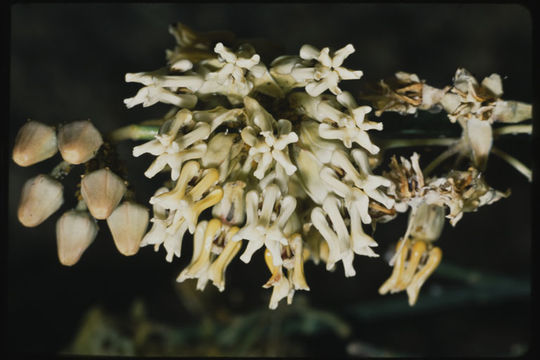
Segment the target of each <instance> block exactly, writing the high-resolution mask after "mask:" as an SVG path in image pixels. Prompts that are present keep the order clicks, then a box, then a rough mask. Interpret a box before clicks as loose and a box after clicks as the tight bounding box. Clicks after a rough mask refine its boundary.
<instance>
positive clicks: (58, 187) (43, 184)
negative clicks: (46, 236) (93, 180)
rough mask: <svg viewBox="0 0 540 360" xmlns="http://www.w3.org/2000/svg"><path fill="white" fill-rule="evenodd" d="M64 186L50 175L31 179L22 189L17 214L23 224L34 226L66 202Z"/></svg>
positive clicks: (41, 175)
mask: <svg viewBox="0 0 540 360" xmlns="http://www.w3.org/2000/svg"><path fill="white" fill-rule="evenodd" d="M63 191H64V187H63V186H62V184H60V183H59V182H58V181H56V180H54V179H53V178H51V177H50V176H48V175H43V174H40V175H38V176H36V177H35V178H32V179H29V180H28V181H27V182H26V183H25V184H24V187H23V189H22V193H21V200H20V202H19V210H18V212H17V216H18V218H19V221H20V222H21V224H23V225H24V226H26V227H34V226H38V225H39V224H41V223H42V222H43V221H45V220H46V219H47V218H48V217H49V216H51V215H52V214H53V213H54V212H55V211H56V210H58V208H59V207H60V206H61V205H62V203H63V202H64V196H63Z"/></svg>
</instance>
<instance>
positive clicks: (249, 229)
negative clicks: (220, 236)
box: [232, 184, 296, 266]
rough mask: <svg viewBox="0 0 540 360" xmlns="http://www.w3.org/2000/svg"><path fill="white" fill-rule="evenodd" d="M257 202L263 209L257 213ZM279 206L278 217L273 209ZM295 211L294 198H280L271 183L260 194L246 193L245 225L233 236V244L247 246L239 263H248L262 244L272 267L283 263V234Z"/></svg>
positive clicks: (276, 187)
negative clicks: (237, 242)
mask: <svg viewBox="0 0 540 360" xmlns="http://www.w3.org/2000/svg"><path fill="white" fill-rule="evenodd" d="M259 203H262V206H261V208H260V210H259ZM278 203H279V209H280V210H279V214H276V212H275V208H276V207H277V205H278ZM295 208H296V199H295V198H294V197H293V196H290V195H287V196H285V197H283V198H282V197H281V191H280V190H279V188H278V186H277V185H275V184H271V185H269V186H267V187H266V189H265V190H264V191H263V192H261V194H259V193H258V192H257V191H255V190H252V191H250V192H248V193H247V194H246V224H245V225H244V227H242V228H241V229H240V231H239V232H238V233H236V234H235V235H234V236H233V237H232V240H233V241H239V240H241V239H247V240H248V245H247V248H246V250H245V251H244V253H243V254H242V256H241V257H240V260H242V261H243V262H245V263H248V262H249V261H250V260H251V257H252V256H253V253H254V252H255V251H257V250H258V249H259V248H261V247H262V246H263V245H265V246H266V248H267V249H268V250H269V251H270V253H271V254H272V258H273V260H274V265H275V266H278V265H280V264H281V263H282V259H281V245H287V244H288V242H287V234H285V232H284V228H285V225H286V223H287V221H288V220H289V217H290V216H291V215H292V213H293V212H294V209H295Z"/></svg>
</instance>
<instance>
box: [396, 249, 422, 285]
mask: <svg viewBox="0 0 540 360" xmlns="http://www.w3.org/2000/svg"><path fill="white" fill-rule="evenodd" d="M403 251H404V252H406V250H405V249H403ZM425 251H426V243H425V242H424V241H416V242H415V243H414V245H413V246H412V248H411V254H410V257H409V261H407V266H406V270H405V271H404V272H403V274H402V275H401V279H399V281H398V283H397V284H396V288H395V290H396V291H401V290H405V288H407V286H409V284H410V283H411V280H412V278H413V276H414V274H415V273H416V270H417V268H418V264H419V263H420V259H422V255H423V254H424V252H425Z"/></svg>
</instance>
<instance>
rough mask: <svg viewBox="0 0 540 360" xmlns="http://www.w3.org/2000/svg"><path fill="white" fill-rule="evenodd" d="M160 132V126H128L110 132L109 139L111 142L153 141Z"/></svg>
mask: <svg viewBox="0 0 540 360" xmlns="http://www.w3.org/2000/svg"><path fill="white" fill-rule="evenodd" d="M158 131H159V126H147V125H135V124H133V125H128V126H124V127H121V128H119V129H116V130H114V131H112V132H110V133H109V134H108V135H107V137H108V139H109V140H110V141H111V142H120V141H124V140H152V139H153V138H154V137H155V136H156V134H157V133H158Z"/></svg>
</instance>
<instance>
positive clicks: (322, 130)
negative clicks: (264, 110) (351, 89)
mask: <svg viewBox="0 0 540 360" xmlns="http://www.w3.org/2000/svg"><path fill="white" fill-rule="evenodd" d="M337 101H338V102H339V104H341V105H342V106H344V107H345V108H346V109H347V112H348V113H347V114H346V113H343V112H342V111H340V110H339V109H337V108H336V105H337V106H339V105H338V104H336V103H335V101H333V99H325V98H323V97H320V96H319V97H311V96H307V95H306V94H302V93H297V94H294V95H292V96H291V105H292V106H293V107H295V108H297V109H299V110H300V112H303V113H305V114H306V115H308V116H309V117H311V118H313V119H315V120H317V121H318V122H320V123H321V124H320V125H319V136H320V137H321V138H324V139H329V140H340V141H341V142H343V144H344V145H345V146H346V147H347V148H351V147H352V143H353V142H355V143H357V144H358V145H360V146H362V147H363V148H364V149H366V150H368V151H369V152H370V153H372V154H376V153H378V152H379V148H378V147H377V146H376V145H374V144H373V143H372V142H371V140H370V138H369V135H368V133H367V131H368V130H373V129H375V130H382V127H383V125H382V123H380V122H379V123H378V122H373V121H368V120H365V115H366V114H367V113H369V112H370V111H371V108H370V107H369V106H358V104H357V103H356V101H355V100H354V99H353V97H352V96H351V94H350V93H348V92H342V93H341V94H340V95H338V96H337Z"/></svg>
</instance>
